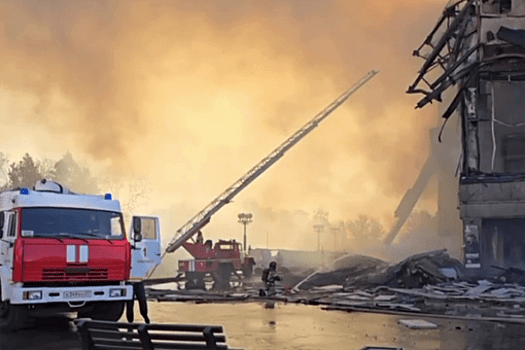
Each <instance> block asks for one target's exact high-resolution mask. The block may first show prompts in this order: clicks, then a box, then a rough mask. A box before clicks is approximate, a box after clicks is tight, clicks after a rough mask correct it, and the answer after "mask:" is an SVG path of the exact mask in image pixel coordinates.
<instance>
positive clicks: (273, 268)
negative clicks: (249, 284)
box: [259, 261, 282, 296]
mask: <svg viewBox="0 0 525 350" xmlns="http://www.w3.org/2000/svg"><path fill="white" fill-rule="evenodd" d="M261 279H262V281H263V282H264V286H265V289H261V290H260V291H259V295H260V296H268V295H273V294H275V282H277V281H281V280H282V279H281V276H279V275H278V274H277V263H276V262H275V261H272V262H271V263H270V266H269V267H268V268H266V269H264V270H263V273H262V276H261Z"/></svg>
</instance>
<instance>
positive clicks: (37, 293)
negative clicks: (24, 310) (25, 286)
mask: <svg viewBox="0 0 525 350" xmlns="http://www.w3.org/2000/svg"><path fill="white" fill-rule="evenodd" d="M40 299H42V291H41V290H32V291H29V292H24V300H40Z"/></svg>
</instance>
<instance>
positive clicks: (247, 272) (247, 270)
mask: <svg viewBox="0 0 525 350" xmlns="http://www.w3.org/2000/svg"><path fill="white" fill-rule="evenodd" d="M242 274H243V275H244V278H251V277H252V276H253V265H252V264H247V265H246V266H245V267H243V269H242Z"/></svg>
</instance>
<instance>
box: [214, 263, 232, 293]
mask: <svg viewBox="0 0 525 350" xmlns="http://www.w3.org/2000/svg"><path fill="white" fill-rule="evenodd" d="M233 271H234V268H233V265H232V264H219V268H218V270H217V271H216V272H215V273H213V274H212V276H213V280H214V283H213V289H217V290H229V289H230V288H231V286H230V278H231V275H232V272H233Z"/></svg>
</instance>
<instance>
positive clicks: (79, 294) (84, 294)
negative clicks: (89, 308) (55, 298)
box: [64, 290, 91, 299]
mask: <svg viewBox="0 0 525 350" xmlns="http://www.w3.org/2000/svg"><path fill="white" fill-rule="evenodd" d="M89 297H91V291H90V290H79V291H74V292H64V299H79V298H89Z"/></svg>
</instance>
